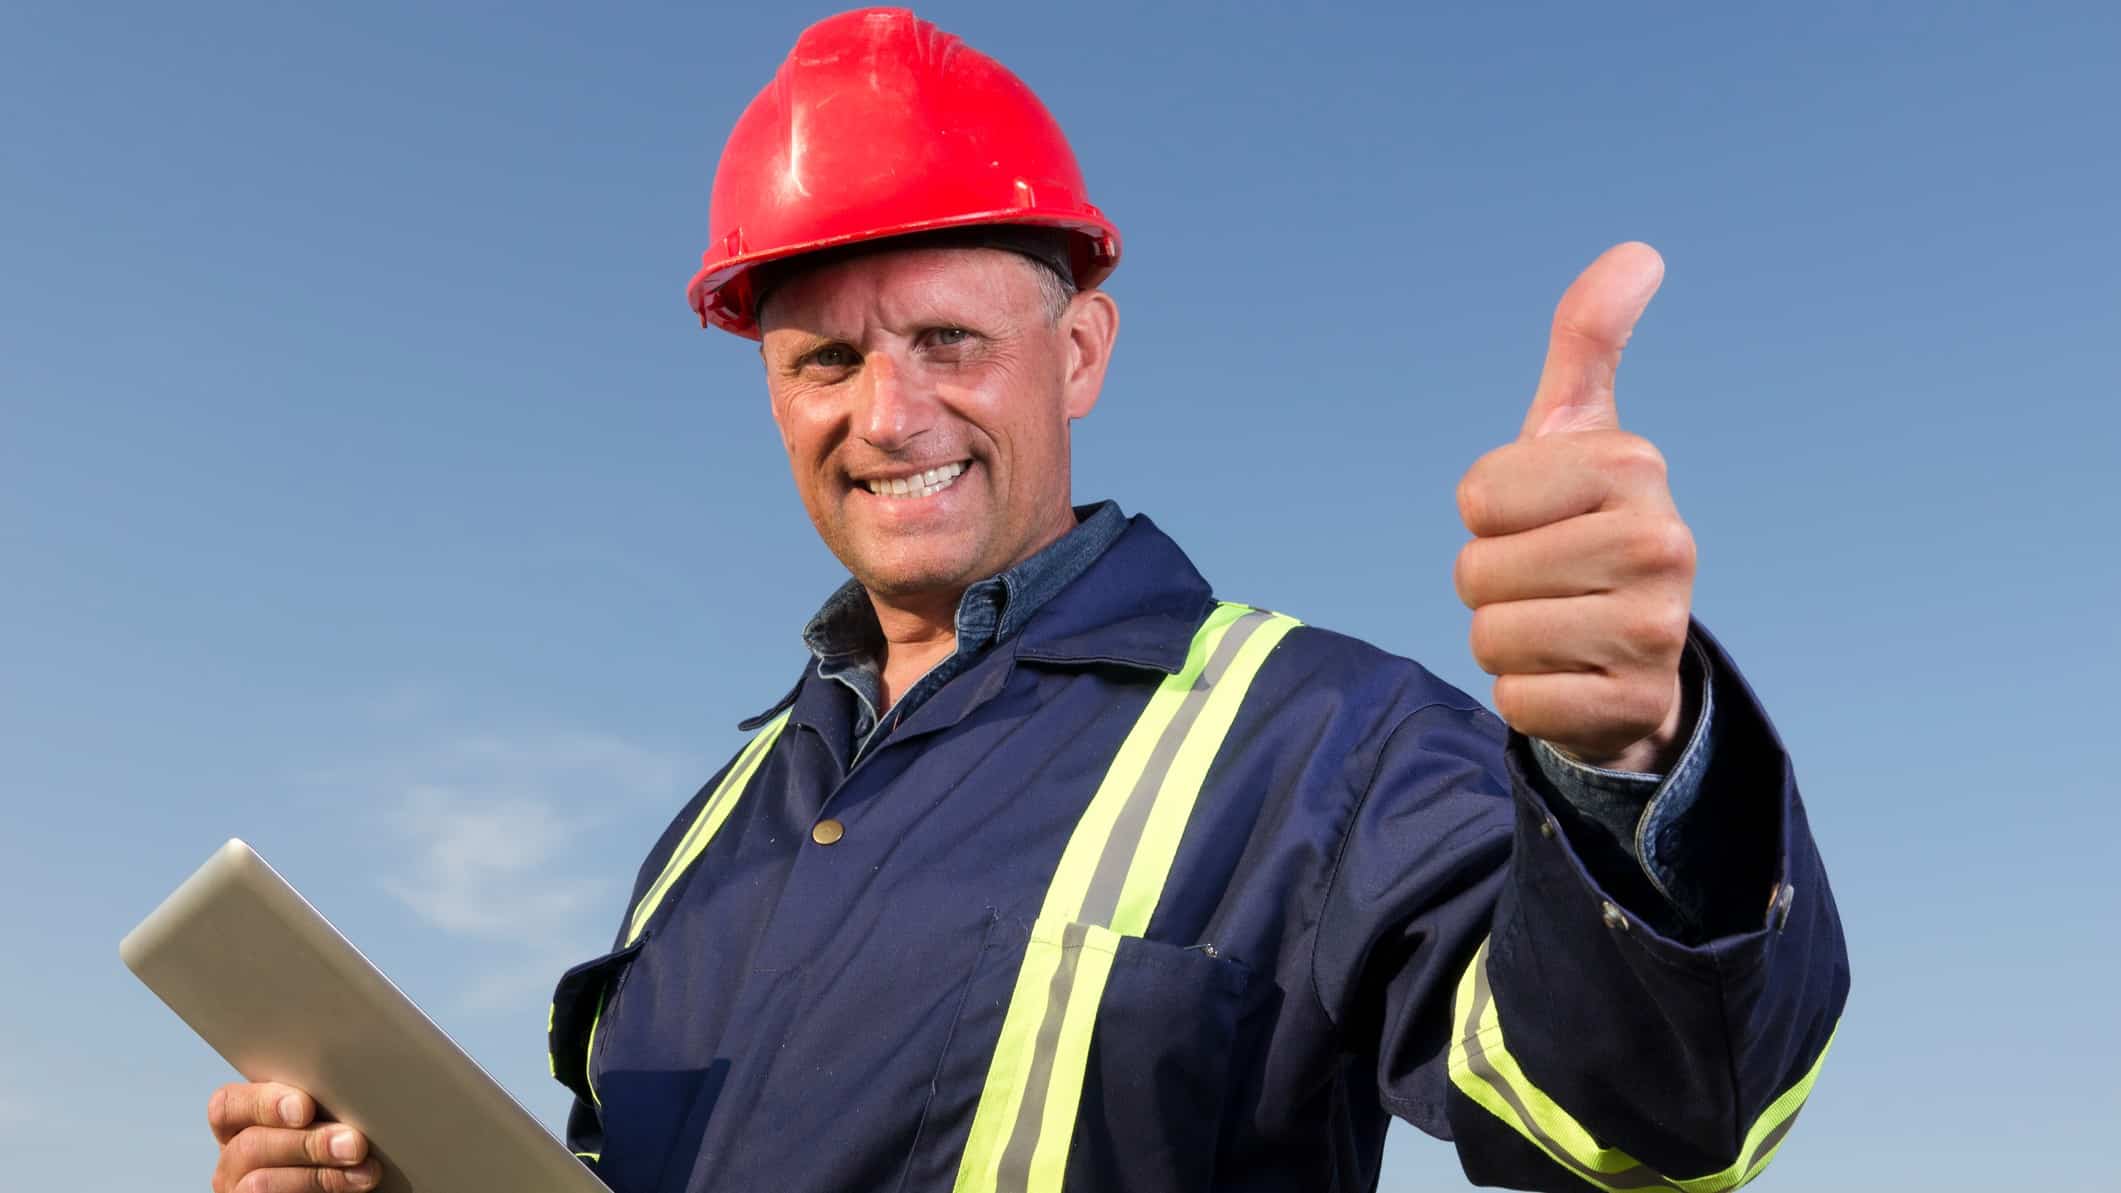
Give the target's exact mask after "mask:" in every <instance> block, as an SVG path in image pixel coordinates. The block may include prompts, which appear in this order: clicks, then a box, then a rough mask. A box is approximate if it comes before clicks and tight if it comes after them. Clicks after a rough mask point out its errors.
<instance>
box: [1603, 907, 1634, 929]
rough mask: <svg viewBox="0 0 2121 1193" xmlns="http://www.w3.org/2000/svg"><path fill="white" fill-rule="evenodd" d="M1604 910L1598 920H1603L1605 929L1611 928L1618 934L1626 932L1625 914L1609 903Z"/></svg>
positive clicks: (1626, 921)
mask: <svg viewBox="0 0 2121 1193" xmlns="http://www.w3.org/2000/svg"><path fill="white" fill-rule="evenodd" d="M1604 910H1605V914H1604V915H1603V916H1602V917H1600V918H1602V919H1604V920H1605V926H1606V927H1608V928H1612V929H1614V930H1615V931H1619V932H1625V931H1627V930H1628V917H1627V915H1626V913H1624V912H1622V911H1621V910H1620V909H1619V908H1618V907H1615V906H1614V905H1613V904H1612V903H1610V902H1608V903H1607V904H1606V905H1605V909H1604Z"/></svg>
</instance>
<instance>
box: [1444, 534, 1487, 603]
mask: <svg viewBox="0 0 2121 1193" xmlns="http://www.w3.org/2000/svg"><path fill="white" fill-rule="evenodd" d="M1479 546H1480V544H1479V543H1478V542H1477V541H1476V542H1471V543H1467V544H1466V545H1465V546H1463V547H1461V548H1459V550H1458V560H1457V562H1456V563H1454V564H1452V565H1451V587H1453V588H1454V589H1456V590H1457V591H1458V599H1459V600H1461V601H1463V602H1465V604H1466V606H1467V607H1468V608H1477V607H1478V606H1479V605H1480V594H1481V583H1480V581H1481V574H1482V571H1483V568H1482V563H1481V560H1480V558H1479V556H1480V555H1481V554H1482V552H1479V551H1477V550H1475V548H1477V547H1479Z"/></svg>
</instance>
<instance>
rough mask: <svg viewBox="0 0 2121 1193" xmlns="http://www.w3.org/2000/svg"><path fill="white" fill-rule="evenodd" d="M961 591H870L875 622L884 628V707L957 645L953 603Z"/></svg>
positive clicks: (945, 657)
mask: <svg viewBox="0 0 2121 1193" xmlns="http://www.w3.org/2000/svg"><path fill="white" fill-rule="evenodd" d="M964 595H965V590H964V589H962V588H959V589H953V590H951V591H948V592H924V593H920V594H917V595H913V596H908V597H881V596H878V595H877V594H876V593H875V592H874V591H872V592H870V594H869V604H870V605H871V606H873V607H874V608H875V609H876V624H877V625H878V626H879V627H880V628H882V630H883V631H884V658H883V664H884V666H883V679H884V708H886V709H888V708H890V707H891V706H892V705H894V704H897V703H898V698H899V697H900V696H901V695H903V694H904V693H905V691H906V689H907V688H910V687H912V686H913V685H914V684H915V683H917V682H919V680H920V677H921V676H923V675H926V674H928V672H929V671H930V670H931V669H933V668H934V666H935V665H936V664H937V663H940V662H942V661H943V660H944V659H947V658H949V657H950V652H951V651H953V650H956V649H957V603H958V601H959V600H961V599H962V598H963V597H964ZM878 711H879V712H882V711H883V709H879V710H878Z"/></svg>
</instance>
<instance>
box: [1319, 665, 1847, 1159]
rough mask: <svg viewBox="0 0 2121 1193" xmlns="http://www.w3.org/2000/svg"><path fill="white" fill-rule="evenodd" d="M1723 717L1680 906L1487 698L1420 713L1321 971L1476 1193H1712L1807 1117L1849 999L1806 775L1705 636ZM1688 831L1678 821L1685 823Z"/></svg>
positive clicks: (1327, 914) (1365, 841)
mask: <svg viewBox="0 0 2121 1193" xmlns="http://www.w3.org/2000/svg"><path fill="white" fill-rule="evenodd" d="M1696 643H1697V645H1698V646H1699V647H1701V648H1702V649H1703V650H1704V651H1705V652H1706V655H1707V659H1708V662H1709V663H1710V666H1709V668H1708V671H1709V674H1710V675H1712V676H1713V679H1712V680H1711V681H1710V682H1712V683H1713V684H1714V685H1715V687H1714V690H1713V699H1714V702H1715V707H1716V709H1717V713H1716V716H1717V722H1718V724H1717V734H1716V741H1715V748H1714V749H1713V750H1711V751H1709V752H1708V754H1707V756H1706V758H1705V760H1704V762H1703V770H1702V772H1701V774H1700V776H1699V779H1700V782H1699V786H1698V789H1697V791H1698V796H1697V798H1696V799H1695V801H1694V803H1693V806H1691V807H1689V808H1688V809H1687V810H1686V812H1685V813H1684V815H1683V816H1681V817H1678V818H1677V820H1676V821H1675V822H1674V826H1664V827H1666V828H1668V829H1669V831H1673V832H1683V833H1684V834H1685V835H1686V847H1685V848H1684V849H1683V850H1674V851H1672V854H1671V856H1673V857H1675V858H1683V859H1684V860H1683V863H1680V864H1683V866H1684V868H1685V871H1686V873H1685V874H1683V875H1681V876H1679V877H1682V878H1683V879H1684V880H1685V882H1686V883H1687V884H1688V885H1689V886H1690V887H1692V888H1693V889H1695V890H1696V891H1698V892H1699V893H1700V904H1699V905H1698V907H1696V908H1691V909H1688V911H1689V913H1688V914H1679V912H1678V910H1677V909H1675V908H1674V907H1672V906H1671V905H1670V903H1669V902H1668V901H1667V900H1666V899H1665V898H1664V896H1663V895H1662V894H1661V893H1660V892H1659V890H1658V886H1659V885H1661V884H1658V883H1654V882H1653V881H1652V880H1651V879H1650V877H1649V875H1648V874H1647V873H1646V872H1645V870H1644V868H1643V866H1642V865H1640V864H1639V863H1638V862H1637V861H1636V860H1635V858H1634V857H1633V856H1632V855H1631V854H1628V853H1625V852H1622V851H1617V850H1611V849H1608V848H1605V847H1604V846H1603V845H1602V844H1601V843H1600V842H1599V841H1598V840H1596V839H1595V833H1593V832H1590V831H1587V829H1586V826H1585V824H1584V822H1583V818H1582V817H1581V816H1579V815H1574V814H1573V812H1574V809H1572V808H1570V807H1569V806H1568V805H1567V803H1566V801H1562V800H1560V799H1558V798H1556V797H1555V793H1554V791H1553V789H1552V787H1551V785H1550V784H1549V783H1548V781H1547V780H1546V779H1545V777H1544V776H1543V775H1542V773H1541V770H1540V768H1539V765H1538V763H1537V761H1536V760H1535V759H1534V757H1533V753H1532V745H1531V743H1530V742H1528V741H1526V740H1525V739H1524V738H1522V737H1520V736H1518V735H1515V734H1511V733H1508V732H1507V731H1506V730H1505V729H1503V727H1502V726H1501V724H1500V722H1498V721H1497V720H1496V719H1495V718H1494V716H1493V715H1492V714H1489V713H1487V712H1485V711H1484V710H1481V709H1479V708H1478V707H1477V706H1475V705H1472V704H1471V702H1470V701H1468V702H1465V704H1463V705H1457V704H1451V703H1448V702H1447V703H1433V704H1429V705H1426V706H1424V707H1422V708H1420V709H1417V710H1415V711H1414V712H1413V713H1411V714H1409V715H1408V716H1407V717H1406V718H1404V719H1403V720H1402V721H1401V722H1400V723H1399V725H1398V727H1397V728H1396V729H1395V730H1394V731H1393V732H1392V733H1391V735H1390V737H1389V739H1388V740H1387V741H1386V743H1385V744H1384V746H1383V747H1382V748H1381V750H1380V752H1379V756H1378V760H1377V764H1376V769H1375V775H1374V777H1373V779H1372V781H1371V783H1370V786H1369V789H1368V790H1367V791H1366V793H1365V794H1364V796H1363V799H1362V803H1361V804H1360V806H1359V807H1358V809H1357V811H1356V814H1355V816H1354V817H1353V818H1352V820H1351V822H1350V827H1349V830H1348V833H1347V836H1346V839H1345V840H1344V842H1343V847H1342V853H1341V858H1340V861H1339V863H1338V865H1337V867H1336V869H1335V874H1334V878H1333V882H1332V886H1331V888H1330V890H1329V893H1328V896H1327V898H1326V901H1325V905H1324V907H1323V908H1322V911H1321V916H1320V923H1319V931H1318V935H1317V938H1316V939H1317V954H1316V956H1315V958H1314V978H1315V979H1316V982H1317V986H1318V992H1319V996H1320V999H1321V1001H1322V1003H1323V1004H1324V1005H1325V1007H1326V1010H1327V1013H1328V1015H1329V1017H1331V1018H1333V1019H1334V1021H1335V1023H1336V1025H1337V1026H1338V1027H1339V1028H1340V1029H1341V1032H1342V1037H1343V1039H1344V1040H1345V1041H1347V1045H1346V1046H1347V1047H1349V1048H1350V1049H1355V1048H1358V1047H1360V1048H1371V1047H1374V1049H1375V1059H1376V1069H1377V1090H1378V1096H1379V1100H1380V1101H1381V1102H1382V1104H1383V1105H1384V1106H1385V1108H1387V1109H1389V1110H1391V1111H1392V1112H1394V1113H1396V1114H1398V1115H1399V1116H1401V1117H1403V1118H1405V1119H1407V1120H1408V1121H1410V1122H1412V1123H1414V1124H1415V1125H1416V1126H1419V1127H1421V1128H1422V1129H1424V1130H1426V1131H1428V1132H1430V1133H1431V1134H1435V1135H1438V1136H1441V1137H1444V1138H1447V1139H1452V1140H1453V1141H1454V1142H1455V1143H1456V1145H1457V1148H1458V1153H1459V1159H1460V1162H1461V1163H1462V1165H1463V1166H1464V1168H1465V1171H1466V1174H1467V1176H1468V1177H1469V1178H1471V1179H1472V1180H1473V1181H1474V1182H1475V1183H1478V1184H1487V1185H1501V1186H1505V1187H1509V1188H1518V1189H1528V1190H1583V1189H1586V1188H1594V1189H1608V1190H1637V1189H1646V1188H1647V1189H1659V1188H1676V1189H1683V1190H1686V1191H1687V1193H1713V1191H1715V1190H1722V1189H1729V1188H1735V1187H1736V1186H1738V1185H1739V1184H1742V1183H1744V1182H1745V1181H1746V1180H1749V1179H1751V1177H1752V1176H1753V1175H1754V1174H1756V1173H1757V1172H1758V1171H1759V1170H1760V1168H1761V1167H1762V1166H1764V1165H1765V1164H1766V1162H1767V1160H1768V1159H1769V1158H1770V1157H1771V1156H1772V1155H1773V1153H1774V1151H1775V1149H1776V1147H1777V1146H1779V1145H1780V1143H1781V1142H1782V1139H1783V1137H1784V1135H1785V1133H1786V1132H1787V1131H1788V1130H1789V1128H1790V1126H1791V1124H1792V1123H1793V1122H1794V1121H1795V1119H1796V1116H1797V1111H1798V1110H1799V1109H1800V1108H1801V1107H1802V1105H1803V1102H1804V1098H1805V1096H1806V1094H1807V1093H1808V1092H1809V1091H1810V1089H1811V1085H1812V1082H1813V1080H1814V1078H1815V1077H1816V1076H1817V1074H1818V1070H1819V1065H1820V1062H1821V1061H1822V1060H1823V1058H1824V1056H1825V1053H1826V1049H1827V1046H1828V1044H1829V1042H1830V1041H1831V1038H1832V1035H1833V1030H1834V1026H1835V1024H1836V1022H1837V1021H1838V1018H1839V1015H1840V1011H1841V1007H1842V1004H1843V1002H1844V1001H1845V999H1846V997H1847V991H1848V964H1847V957H1846V953H1845V950H1844V946H1843V941H1842V935H1841V926H1840V922H1839V919H1838V917H1837V915H1836V913H1835V910H1834V903H1833V897H1832V894H1831V893H1830V891H1829V890H1828V888H1827V882H1826V874H1825V870H1824V867H1823V865H1822V863H1821V861H1820V859H1819V854H1818V851H1817V848H1816V847H1815V845H1814V844H1813V841H1812V838H1811V834H1810V831H1809V829H1808V828H1807V826H1806V823H1805V818H1804V811H1803V806H1802V803H1801V802H1800V800H1799V799H1798V795H1797V790H1796V787H1795V784H1794V782H1793V780H1792V777H1791V773H1790V767H1789V760H1788V757H1787V755H1786V754H1785V753H1784V751H1783V749H1782V746H1781V744H1780V742H1779V741H1777V740H1776V738H1775V735H1774V731H1773V729H1772V728H1771V727H1770V726H1769V725H1768V722H1767V719H1766V717H1765V715H1764V714H1763V713H1762V712H1761V710H1760V707H1759V705H1758V703H1757V701H1756V700H1755V699H1754V697H1753V695H1752V693H1751V692H1750V691H1749V690H1747V689H1746V687H1745V684H1744V682H1743V680H1742V679H1740V678H1739V676H1738V673H1737V670H1736V668H1735V667H1734V666H1733V665H1732V664H1731V662H1730V660H1729V659H1728V658H1727V657H1726V656H1725V655H1724V654H1723V653H1722V651H1721V649H1720V648H1719V647H1717V646H1716V644H1715V642H1714V641H1713V639H1710V638H1708V637H1707V635H1706V634H1705V633H1700V632H1698V631H1697V634H1696ZM1682 821H1683V824H1680V823H1678V822H1682Z"/></svg>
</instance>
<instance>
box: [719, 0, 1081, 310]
mask: <svg viewBox="0 0 2121 1193" xmlns="http://www.w3.org/2000/svg"><path fill="white" fill-rule="evenodd" d="M1010 225H1016V226H1028V227H1036V228H1048V229H1055V230H1058V231H1059V232H1061V233H1064V234H1065V235H1064V236H1063V238H1062V239H1063V242H1064V244H1065V246H1066V247H1065V252H1066V264H1067V266H1068V268H1067V269H1066V270H1065V275H1067V276H1072V278H1073V280H1074V281H1075V282H1076V283H1077V284H1079V285H1081V286H1084V287H1089V286H1095V285H1097V284H1098V283H1099V282H1101V281H1103V280H1104V278H1105V277H1106V276H1108V275H1109V274H1110V273H1111V272H1112V269H1113V267H1114V266H1115V265H1117V264H1118V261H1119V247H1120V245H1119V231H1118V229H1117V228H1115V227H1113V225H1112V223H1111V221H1110V220H1108V219H1106V218H1105V215H1104V213H1103V212H1101V211H1099V210H1098V209H1097V208H1096V207H1095V206H1094V205H1092V204H1091V203H1089V202H1088V201H1087V199H1086V198H1085V197H1084V186H1083V180H1082V171H1081V169H1080V167H1078V166H1077V164H1076V160H1075V154H1074V151H1073V150H1072V149H1070V148H1069V146H1068V142H1067V138H1066V136H1065V135H1064V134H1063V133H1062V131H1061V129H1060V126H1059V124H1058V123H1056V122H1055V121H1054V119H1053V116H1052V114H1051V113H1049V112H1048V111H1047V110H1046V107H1045V105H1044V104H1043V103H1041V102H1040V101H1039V99H1038V97H1037V96H1036V95H1035V94H1033V93H1032V91H1031V89H1030V88H1029V87H1028V86H1026V85H1025V84H1024V82H1023V81H1022V80H1021V79H1018V78H1017V77H1016V76H1015V75H1014V74H1012V73H1010V71H1009V70H1008V69H1007V68H1006V67H1004V66H1002V65H1001V64H1000V63H999V62H996V61H995V60H994V59H992V58H990V57H988V56H987V55H985V54H982V53H980V52H979V51H978V50H975V49H973V48H972V47H970V46H968V45H966V44H965V43H964V42H963V41H962V40H961V39H960V38H958V37H957V36H956V35H954V34H951V33H947V32H944V31H943V30H941V29H938V28H937V27H936V26H935V25H934V24H933V23H932V22H929V21H924V20H920V19H918V18H916V17H915V16H914V15H913V13H912V12H910V11H908V10H906V9H902V8H871V9H857V10H855V11H852V12H845V13H841V14H839V15H837V16H833V17H827V18H826V19H824V20H822V21H819V22H818V23H816V24H814V25H812V26H810V27H809V28H808V29H805V30H804V31H803V33H802V34H801V36H799V37H798V38H797V39H796V44H795V46H794V48H793V49H792V50H791V51H790V52H789V54H788V57H787V58H786V59H785V60H784V61H783V62H782V63H781V66H780V69H779V70H778V71H776V72H775V75H774V77H773V79H772V81H770V82H769V83H767V85H766V86H765V88H764V89H762V90H761V91H760V92H759V94H758V96H757V97H756V98H754V99H753V100H752V101H751V104H750V105H749V106H748V107H746V108H745V110H744V113H743V115H742V116H740V117H739V118H738V119H737V122H736V126H735V127H734V128H733V129H732V130H731V132H730V134H729V140H728V142H727V144H726V145H725V146H724V147H723V150H722V157H721V162H720V164H719V165H718V167H717V168H716V170H715V178H714V193H713V200H712V204H711V208H710V213H709V218H708V231H709V242H708V247H707V250H706V252H705V253H703V254H702V255H701V268H700V271H699V273H698V274H697V275H696V276H695V277H694V278H693V280H692V285H691V287H690V291H689V297H690V298H691V301H692V306H693V309H694V310H695V311H697V312H698V313H699V315H700V319H701V322H702V324H703V325H704V324H708V323H711V324H714V325H715V326H718V327H721V328H724V329H725V330H728V331H732V332H735V333H737V334H739V335H744V336H750V337H753V338H756V337H757V336H758V334H759V332H758V326H757V309H756V307H757V285H756V282H757V280H758V279H757V278H756V276H755V275H756V271H757V268H758V267H759V266H761V265H765V264H768V263H771V262H776V261H785V260H787V259H789V258H793V257H797V256H801V255H803V254H807V253H814V252H817V251H820V250H824V249H831V248H837V247H839V246H843V245H853V244H859V243H863V242H867V241H873V240H883V239H887V238H892V237H900V236H906V235H908V234H911V233H919V232H929V231H933V230H937V229H945V228H974V227H982V226H992V227H1000V226H1010Z"/></svg>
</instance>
